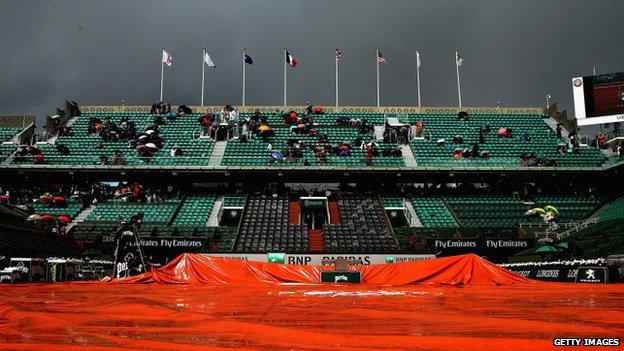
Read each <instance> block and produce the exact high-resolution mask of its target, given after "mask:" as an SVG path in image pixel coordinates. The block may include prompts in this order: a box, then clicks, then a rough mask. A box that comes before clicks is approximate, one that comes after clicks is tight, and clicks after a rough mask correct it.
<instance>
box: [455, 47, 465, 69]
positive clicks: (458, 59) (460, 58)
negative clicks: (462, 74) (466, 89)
mask: <svg viewBox="0 0 624 351" xmlns="http://www.w3.org/2000/svg"><path fill="white" fill-rule="evenodd" d="M455 60H457V66H459V67H461V65H462V63H464V59H463V58H462V57H461V56H459V54H458V53H457V51H456V52H455Z"/></svg>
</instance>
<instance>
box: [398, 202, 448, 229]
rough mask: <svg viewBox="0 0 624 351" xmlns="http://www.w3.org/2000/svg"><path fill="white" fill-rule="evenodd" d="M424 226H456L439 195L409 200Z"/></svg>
mask: <svg viewBox="0 0 624 351" xmlns="http://www.w3.org/2000/svg"><path fill="white" fill-rule="evenodd" d="M410 202H411V203H412V206H413V207H414V210H415V211H416V214H417V215H418V218H419V219H420V222H421V223H422V225H423V227H425V228H457V227H458V224H457V222H456V221H455V218H453V215H452V214H451V212H450V211H449V209H448V208H447V207H446V204H445V203H444V201H443V200H442V198H440V197H420V198H413V199H411V200H410Z"/></svg>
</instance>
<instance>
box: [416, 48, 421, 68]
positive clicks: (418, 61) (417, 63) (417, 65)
mask: <svg viewBox="0 0 624 351" xmlns="http://www.w3.org/2000/svg"><path fill="white" fill-rule="evenodd" d="M416 68H420V53H419V52H418V51H416Z"/></svg>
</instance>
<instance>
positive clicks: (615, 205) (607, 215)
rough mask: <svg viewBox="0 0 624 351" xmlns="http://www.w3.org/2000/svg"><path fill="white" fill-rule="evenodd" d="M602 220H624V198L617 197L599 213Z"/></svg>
mask: <svg viewBox="0 0 624 351" xmlns="http://www.w3.org/2000/svg"><path fill="white" fill-rule="evenodd" d="M598 218H599V219H600V221H603V222H606V221H613V220H624V198H622V197H621V198H618V199H615V200H614V201H613V202H611V203H610V204H609V206H608V207H607V208H605V209H603V210H602V211H601V212H600V214H599V215H598Z"/></svg>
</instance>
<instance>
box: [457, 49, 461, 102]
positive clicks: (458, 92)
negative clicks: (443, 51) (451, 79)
mask: <svg viewBox="0 0 624 351" xmlns="http://www.w3.org/2000/svg"><path fill="white" fill-rule="evenodd" d="M458 59H459V54H457V51H455V69H456V70H457V99H458V101H459V107H462V100H461V84H460V82H459V63H458V61H457V60H458Z"/></svg>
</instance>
